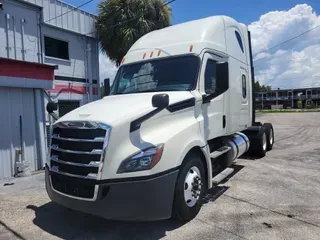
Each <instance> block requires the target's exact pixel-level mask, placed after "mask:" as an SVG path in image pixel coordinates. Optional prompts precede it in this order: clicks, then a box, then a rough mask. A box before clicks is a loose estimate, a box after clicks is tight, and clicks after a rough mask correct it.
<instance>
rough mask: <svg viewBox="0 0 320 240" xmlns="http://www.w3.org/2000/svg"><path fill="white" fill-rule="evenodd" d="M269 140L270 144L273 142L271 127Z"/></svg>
mask: <svg viewBox="0 0 320 240" xmlns="http://www.w3.org/2000/svg"><path fill="white" fill-rule="evenodd" d="M269 142H270V145H272V144H273V129H272V128H271V129H270V140H269Z"/></svg>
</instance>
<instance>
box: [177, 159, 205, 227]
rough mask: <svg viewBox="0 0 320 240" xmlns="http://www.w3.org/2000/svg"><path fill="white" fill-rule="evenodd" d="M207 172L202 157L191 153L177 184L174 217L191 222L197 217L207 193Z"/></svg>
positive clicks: (183, 165) (184, 163)
mask: <svg viewBox="0 0 320 240" xmlns="http://www.w3.org/2000/svg"><path fill="white" fill-rule="evenodd" d="M205 188H206V184H205V171H204V166H203V162H202V160H201V157H200V156H198V155H196V154H193V153H189V154H188V155H187V156H186V158H185V160H184V161H183V164H182V166H181V170H180V172H179V175H178V179H177V182H176V187H175V193H174V200H173V210H172V217H173V218H175V219H178V220H182V221H190V220H192V219H193V218H195V217H196V216H197V214H198V213H199V211H200V209H201V206H202V198H203V195H204V192H205Z"/></svg>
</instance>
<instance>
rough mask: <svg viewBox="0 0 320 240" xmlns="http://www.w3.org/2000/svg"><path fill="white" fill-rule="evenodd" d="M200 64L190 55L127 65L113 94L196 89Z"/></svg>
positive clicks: (123, 68)
mask: <svg viewBox="0 0 320 240" xmlns="http://www.w3.org/2000/svg"><path fill="white" fill-rule="evenodd" d="M199 62H200V60H199V58H198V57H197V56H194V55H189V56H181V57H170V58H162V59H154V60H150V61H144V62H140V63H133V64H128V65H123V66H122V67H120V68H119V70H118V73H117V75H116V78H115V80H114V83H113V87H112V91H111V94H112V95H115V94H128V93H142V92H159V91H189V90H192V89H193V88H194V86H195V84H196V78H197V74H198V69H199Z"/></svg>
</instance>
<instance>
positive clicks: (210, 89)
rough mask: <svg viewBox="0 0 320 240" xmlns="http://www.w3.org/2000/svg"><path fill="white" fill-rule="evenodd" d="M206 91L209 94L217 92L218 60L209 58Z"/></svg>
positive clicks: (206, 72)
mask: <svg viewBox="0 0 320 240" xmlns="http://www.w3.org/2000/svg"><path fill="white" fill-rule="evenodd" d="M204 79H205V92H206V93H207V94H211V93H215V91H216V87H217V84H216V62H215V61H213V60H210V59H209V60H208V62H207V66H206V71H205V77H204Z"/></svg>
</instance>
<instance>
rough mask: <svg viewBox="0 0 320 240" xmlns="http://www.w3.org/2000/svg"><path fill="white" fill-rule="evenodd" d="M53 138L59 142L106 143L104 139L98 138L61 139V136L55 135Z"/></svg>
mask: <svg viewBox="0 0 320 240" xmlns="http://www.w3.org/2000/svg"><path fill="white" fill-rule="evenodd" d="M52 138H53V139H57V140H64V141H72V142H103V141H104V138H103V137H96V138H94V139H80V138H66V137H60V135H59V134H54V135H53V136H52Z"/></svg>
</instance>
